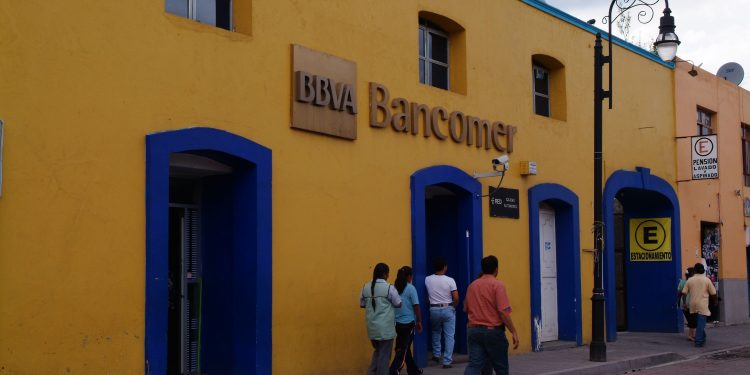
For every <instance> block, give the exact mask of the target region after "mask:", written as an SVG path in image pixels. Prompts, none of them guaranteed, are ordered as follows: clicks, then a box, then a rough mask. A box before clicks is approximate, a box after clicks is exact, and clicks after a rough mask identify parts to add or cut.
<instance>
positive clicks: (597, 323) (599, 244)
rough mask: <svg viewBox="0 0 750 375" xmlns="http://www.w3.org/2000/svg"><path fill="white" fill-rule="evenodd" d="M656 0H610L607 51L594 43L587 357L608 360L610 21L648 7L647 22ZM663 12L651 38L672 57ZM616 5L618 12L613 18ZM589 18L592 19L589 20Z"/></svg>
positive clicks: (673, 40)
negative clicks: (605, 148) (605, 173)
mask: <svg viewBox="0 0 750 375" xmlns="http://www.w3.org/2000/svg"><path fill="white" fill-rule="evenodd" d="M658 2H659V0H612V2H611V3H610V5H609V14H608V16H607V17H606V18H604V21H605V23H607V24H608V25H609V31H608V35H607V37H608V42H609V43H608V44H609V46H608V47H609V54H608V55H607V56H604V54H603V53H602V35H601V33H596V41H595V43H594V227H593V232H594V290H593V295H592V296H591V316H592V319H591V336H592V337H591V345H590V346H589V360H591V361H594V362H606V361H607V345H606V344H605V342H604V301H605V298H604V277H603V265H602V256H603V253H604V221H603V220H602V216H603V214H602V104H603V102H604V99H605V98H606V99H609V109H612V22H614V20H615V19H617V17H619V16H620V15H622V14H623V13H625V12H627V11H628V10H630V9H633V8H636V7H645V8H647V10H640V11H639V12H638V21H639V22H641V23H644V24H645V23H648V22H650V21H651V19H653V17H654V10H653V8H652V6H654V5H655V4H656V3H658ZM664 2H665V8H664V15H663V16H662V17H661V19H660V25H659V36H658V37H657V38H656V41H655V42H654V46H655V47H656V50H657V54H658V55H659V57H660V58H661V59H662V60H664V61H672V60H674V58H675V56H676V54H677V46H678V45H679V44H680V40H679V38H677V34H675V32H674V30H675V24H674V17H672V16H671V13H672V11H671V10H670V9H669V0H664ZM615 5H616V6H617V8H618V10H619V13H618V14H617V15H616V16H615V18H614V19H613V18H612V10H613V9H614V7H615ZM589 22H591V21H589ZM604 64H609V85H608V90H606V91H605V90H604V88H603V87H602V73H603V68H604Z"/></svg>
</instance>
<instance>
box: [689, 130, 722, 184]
mask: <svg viewBox="0 0 750 375" xmlns="http://www.w3.org/2000/svg"><path fill="white" fill-rule="evenodd" d="M691 140H692V142H691V144H692V146H693V147H692V148H693V151H692V154H693V162H692V167H693V180H706V179H712V178H719V156H718V155H719V152H718V148H719V147H718V146H719V145H718V144H717V142H716V135H701V136H698V137H691Z"/></svg>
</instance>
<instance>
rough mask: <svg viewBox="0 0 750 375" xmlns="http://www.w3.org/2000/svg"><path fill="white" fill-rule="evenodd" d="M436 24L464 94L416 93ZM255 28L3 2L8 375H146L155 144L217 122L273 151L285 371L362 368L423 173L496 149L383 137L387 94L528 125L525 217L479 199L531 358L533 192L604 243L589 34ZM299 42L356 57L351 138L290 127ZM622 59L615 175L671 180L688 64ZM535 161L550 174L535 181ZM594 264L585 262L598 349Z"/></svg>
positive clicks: (384, 8)
mask: <svg viewBox="0 0 750 375" xmlns="http://www.w3.org/2000/svg"><path fill="white" fill-rule="evenodd" d="M247 1H249V0H247ZM420 10H429V11H432V12H435V13H438V14H442V15H445V16H447V17H449V18H451V19H453V20H454V21H456V22H458V23H459V24H461V25H462V26H463V27H464V28H465V29H466V54H467V55H466V76H467V94H466V95H462V94H457V93H453V92H448V91H443V90H439V89H435V88H432V87H428V86H425V85H421V84H419V82H418V70H417V58H416V57H417V43H416V42H417V14H418V12H419V11H420ZM251 13H252V17H253V19H252V23H251V25H252V32H251V33H250V32H247V30H245V32H244V33H233V32H228V31H224V30H220V29H217V28H214V27H210V26H207V25H201V24H198V23H195V22H191V21H188V20H184V19H181V18H179V17H175V16H171V15H168V14H165V12H164V4H163V2H162V1H153V0H131V1H127V2H122V1H90V0H71V1H65V2H50V1H41V0H28V1H4V2H0V49H1V50H2V51H4V52H3V56H4V57H3V58H2V59H0V118H2V119H3V120H4V121H5V123H6V132H5V133H6V134H5V153H4V157H3V196H2V198H0V365H2V366H4V371H5V372H8V373H13V374H40V373H43V374H54V373H60V374H64V373H74V374H91V373H108V372H109V373H112V374H136V373H142V372H143V368H144V303H145V302H144V296H145V284H144V279H145V277H144V270H145V250H144V247H145V229H144V228H145V219H144V217H145V210H144V191H145V190H144V186H145V147H144V146H145V136H146V135H147V134H149V133H152V132H158V131H164V130H170V129H180V128H185V127H191V126H209V127H215V128H220V129H224V130H226V131H229V132H232V133H235V134H238V135H241V136H243V137H246V138H248V139H251V140H253V141H255V142H257V143H259V144H262V145H264V146H266V147H269V148H270V149H272V150H273V197H274V200H273V228H274V229H273V230H274V232H273V259H274V265H273V290H274V293H273V306H271V307H272V308H273V340H274V341H273V358H274V359H273V369H274V373H276V374H303V373H304V374H316V373H321V374H322V373H331V371H333V372H335V373H341V374H349V373H359V372H361V371H362V370H363V368H364V367H365V366H366V364H367V363H368V361H369V354H370V347H369V343H368V341H367V339H366V334H365V331H364V325H363V322H362V321H363V317H362V315H363V313H362V311H360V309H359V308H357V305H356V300H357V296H358V292H359V287H360V286H361V285H362V283H363V282H365V281H366V280H367V279H368V278H369V277H370V276H371V267H372V266H373V265H374V264H375V263H376V262H378V261H385V262H387V263H388V264H390V265H391V267H392V269H395V268H396V267H398V266H400V265H404V264H409V263H410V260H411V259H410V258H411V237H410V236H411V232H410V230H411V229H410V201H409V200H410V190H409V177H410V175H411V174H412V173H413V172H415V171H416V170H419V169H421V168H424V167H428V166H432V165H437V164H450V165H454V166H456V167H458V168H461V169H463V170H464V171H467V172H468V173H472V172H474V171H486V170H488V169H489V166H490V164H489V160H490V159H491V158H492V157H495V156H497V155H498V153H497V152H494V151H485V150H484V149H477V148H473V147H467V146H465V145H459V144H455V143H452V142H450V141H445V142H438V141H437V140H436V139H434V138H431V139H425V138H423V137H421V136H416V137H412V136H407V135H403V134H398V133H396V132H394V131H392V130H390V129H375V128H371V127H369V126H368V115H369V109H368V106H367V100H368V91H367V83H368V82H371V81H374V82H378V83H382V84H384V85H386V86H388V88H389V89H390V90H391V93H393V94H396V95H398V96H403V97H406V98H408V99H409V100H412V101H416V102H419V103H425V104H428V105H430V106H437V105H441V106H444V107H446V108H449V109H454V110H461V111H463V112H464V113H467V114H472V115H476V116H479V117H482V118H486V119H492V120H501V121H504V122H506V123H508V124H512V125H514V126H517V127H518V134H517V138H516V144H515V152H514V153H513V154H512V159H513V162H512V168H513V171H512V172H511V173H510V175H509V176H508V177H507V178H506V179H505V181H504V183H503V184H504V186H506V187H511V188H515V189H519V190H520V199H521V217H520V219H519V220H512V219H495V218H490V217H489V215H488V213H487V211H486V210H487V202H486V200H485V201H483V202H482V208H483V210H484V212H483V224H484V251H485V254H494V255H497V256H498V258H499V259H500V262H501V274H500V278H501V279H503V280H504V281H505V282H506V283H507V286H508V290H509V293H510V298H511V302H512V304H513V309H514V314H513V316H514V318H515V322H516V326H517V327H518V329H519V333H520V336H521V347H520V349H519V351H528V350H530V341H531V337H530V335H531V328H530V322H529V315H530V311H529V310H530V307H529V304H530V297H529V276H528V272H529V271H528V270H529V255H528V243H529V239H528V236H529V235H528V231H529V230H528V213H527V208H526V204H527V193H526V192H527V190H528V189H529V188H530V187H532V186H534V185H536V184H540V183H546V182H554V183H558V184H562V185H564V186H566V187H568V188H569V189H571V190H573V191H574V192H576V193H577V194H578V196H579V199H580V218H581V223H580V227H581V233H580V236H581V246H582V247H584V248H590V247H591V243H592V238H591V234H590V225H591V221H592V220H591V217H592V216H593V214H592V193H591V190H592V172H591V171H592V168H593V162H592V153H593V147H592V143H593V135H592V133H593V131H592V128H593V120H592V112H593V109H592V94H591V93H592V92H593V82H592V76H593V68H592V60H593V49H592V45H593V35H592V34H590V33H589V32H586V31H584V30H581V29H579V28H576V27H574V26H572V25H570V24H568V23H565V22H563V21H561V20H559V19H557V18H554V17H552V16H549V15H547V14H544V13H542V12H540V11H538V10H536V9H533V8H531V7H529V6H528V5H526V4H523V3H522V2H520V1H491V0H473V1H471V4H467V2H466V1H458V0H451V1H426V0H421V1H417V0H409V1H395V0H391V1H386V2H382V1H377V2H376V1H366V2H355V1H336V2H333V3H330V2H315V1H253V2H252V12H251ZM654 27H655V26H654ZM292 43H295V44H301V45H304V46H306V47H309V48H313V49H317V50H320V51H323V52H326V53H330V54H333V55H336V56H339V57H342V58H345V59H348V60H352V61H355V62H356V63H357V77H358V81H357V97H358V103H359V108H360V114H359V116H358V134H359V137H358V139H357V140H356V141H353V142H350V141H344V140H339V139H334V138H330V137H325V136H320V135H315V134H312V133H306V132H301V131H296V130H292V129H290V127H289V123H290V109H289V108H290V104H289V103H290V96H291V72H290V70H291V65H290V64H291V62H290V60H291V59H290V44H292ZM534 54H546V55H550V56H553V57H555V58H556V59H558V60H559V61H561V62H562V63H563V64H564V65H565V74H566V84H567V121H565V122H563V121H559V120H553V119H548V118H543V117H539V116H536V115H534V114H533V113H532V109H531V108H532V103H531V99H532V94H531V66H530V62H531V56H532V55H534ZM615 54H616V59H617V65H615V69H616V70H615V90H616V94H615V95H616V96H615V109H613V110H612V111H608V110H605V116H604V129H605V137H604V149H605V159H606V169H605V171H606V174H609V173H612V172H613V171H615V170H617V169H633V168H634V167H635V166H636V165H641V166H647V167H650V168H652V174H654V175H657V176H659V177H661V178H663V179H665V180H667V181H669V182H670V183H673V181H674V180H675V175H674V174H675V149H674V146H673V142H672V139H673V137H674V128H673V124H674V113H673V110H672V108H674V102H673V96H672V92H673V91H672V90H673V84H672V77H673V75H672V71H671V70H670V69H669V68H666V67H664V66H662V65H660V64H657V63H655V62H653V61H650V60H648V59H645V58H643V57H641V56H638V55H636V54H634V53H632V52H629V51H625V50H623V49H621V48H619V47H618V48H615ZM521 160H533V161H536V162H537V163H538V168H539V175H538V176H533V177H528V178H525V177H520V176H519V174H518V162H519V161H521ZM483 182H484V183H485V185H487V184H493V183H495V180H487V181H483ZM484 189H485V190H486V186H485V188H484ZM311 223H314V225H311ZM592 262H593V261H592V257H591V255H590V253H582V254H581V275H582V292H581V294H582V296H583V304H582V310H583V322H584V324H583V329H584V337H585V341H588V339H589V337H590V319H589V316H590V311H591V308H590V303H589V298H588V296H589V295H590V291H591V288H592V281H591V277H590V275H591V274H592ZM334 349H339V350H344V351H345V353H346V355H340V354H338V353H339V350H334ZM316 371H317V372H316ZM2 372H3V371H2V370H0V373H2Z"/></svg>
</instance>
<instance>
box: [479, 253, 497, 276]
mask: <svg viewBox="0 0 750 375" xmlns="http://www.w3.org/2000/svg"><path fill="white" fill-rule="evenodd" d="M497 267H498V263H497V258H495V256H494V255H490V256H487V257H484V258H482V273H483V274H485V275H491V274H493V273H495V271H496V270H497Z"/></svg>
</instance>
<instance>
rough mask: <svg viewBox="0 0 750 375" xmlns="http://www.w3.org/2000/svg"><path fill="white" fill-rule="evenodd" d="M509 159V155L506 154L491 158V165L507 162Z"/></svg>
mask: <svg viewBox="0 0 750 375" xmlns="http://www.w3.org/2000/svg"><path fill="white" fill-rule="evenodd" d="M509 161H510V157H508V155H502V156H498V157H496V158H494V159H492V165H495V166H496V165H498V164H508V162H509Z"/></svg>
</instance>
